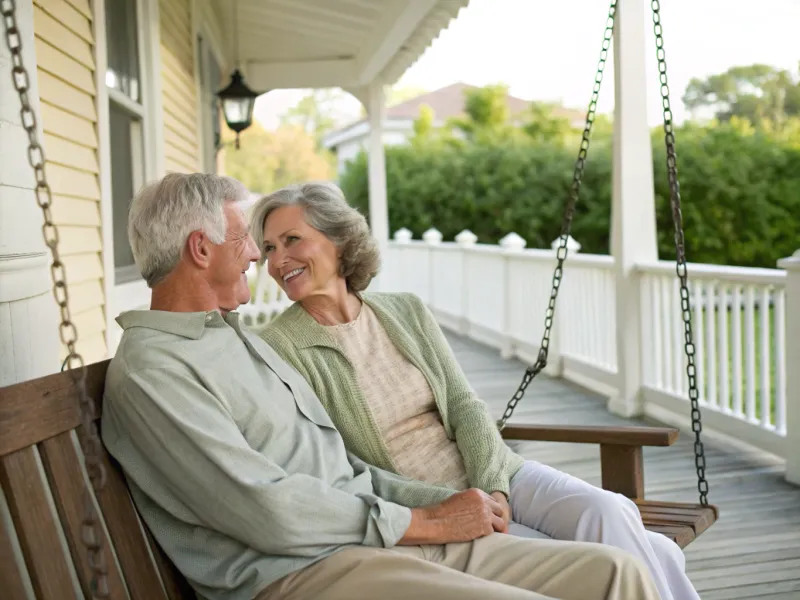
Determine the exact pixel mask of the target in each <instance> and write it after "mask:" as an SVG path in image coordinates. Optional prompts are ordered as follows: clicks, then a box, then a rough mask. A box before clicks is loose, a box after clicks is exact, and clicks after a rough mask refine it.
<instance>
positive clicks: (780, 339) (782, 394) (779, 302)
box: [775, 290, 786, 435]
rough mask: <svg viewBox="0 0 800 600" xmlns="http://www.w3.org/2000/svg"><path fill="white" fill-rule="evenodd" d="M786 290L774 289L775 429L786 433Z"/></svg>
mask: <svg viewBox="0 0 800 600" xmlns="http://www.w3.org/2000/svg"><path fill="white" fill-rule="evenodd" d="M785 311H786V292H785V291H784V290H775V429H776V430H777V432H778V433H780V434H781V435H786V312H785Z"/></svg>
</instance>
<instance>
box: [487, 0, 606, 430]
mask: <svg viewBox="0 0 800 600" xmlns="http://www.w3.org/2000/svg"><path fill="white" fill-rule="evenodd" d="M616 12H617V0H611V6H610V7H609V9H608V19H607V20H606V29H605V32H604V33H603V47H602V50H601V51H600V61H599V62H598V65H597V72H596V73H595V76H594V87H593V89H592V98H591V101H590V102H589V110H588V112H587V114H586V124H585V125H584V128H583V136H582V137H581V145H580V150H579V151H578V160H577V161H576V162H575V170H574V172H573V174H572V186H571V187H570V191H569V198H568V200H567V205H566V207H565V209H564V217H563V222H562V225H561V235H560V237H559V244H558V250H557V251H556V259H557V263H556V268H555V270H554V271H553V287H552V290H551V291H550V299H549V302H548V305H547V310H546V311H545V319H544V334H543V335H542V341H541V344H540V345H539V353H538V356H537V357H536V362H535V363H534V364H533V365H531V366H529V367H528V368H527V369H525V374H524V375H523V377H522V382H521V383H520V385H519V388H518V389H517V391H516V392H515V393H514V395H513V396H512V397H511V400H509V401H508V405H507V406H506V409H505V411H504V412H503V416H502V417H501V418H500V420H499V421H498V422H497V426H498V428H499V429H500V431H502V430H503V429H504V428H505V426H506V423H508V420H509V419H510V418H511V415H512V414H514V409H515V408H516V407H517V404H519V401H520V400H522V397H523V396H524V395H525V390H526V389H527V387H528V385H530V383H531V381H533V378H534V377H536V376H537V375H538V374H539V373H540V372H541V371H542V369H544V368H545V366H547V353H548V352H549V349H550V331H551V329H552V327H553V316H554V315H555V311H556V298H557V297H558V290H559V288H560V286H561V276H562V274H563V271H564V260H565V259H566V258H567V241H568V240H569V234H570V231H571V229H572V217H573V215H574V214H575V205H576V204H577V202H578V196H579V194H580V190H581V182H582V179H583V171H584V169H585V167H586V154H587V152H588V150H589V140H590V136H591V133H592V125H593V124H594V119H595V113H596V112H597V100H598V98H599V97H600V84H601V83H602V81H603V72H604V71H605V67H606V59H607V58H608V49H609V48H610V47H611V40H612V39H613V37H614V17H615V15H616Z"/></svg>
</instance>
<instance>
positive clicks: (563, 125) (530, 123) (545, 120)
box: [522, 102, 576, 144]
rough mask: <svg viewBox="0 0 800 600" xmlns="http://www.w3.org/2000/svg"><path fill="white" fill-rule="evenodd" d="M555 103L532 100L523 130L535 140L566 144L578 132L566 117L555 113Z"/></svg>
mask: <svg viewBox="0 0 800 600" xmlns="http://www.w3.org/2000/svg"><path fill="white" fill-rule="evenodd" d="M555 108H556V106H555V105H553V104H547V103H544V102H531V105H530V107H529V108H528V112H527V114H526V115H525V117H526V122H524V123H523V124H522V130H523V131H524V132H525V133H526V134H527V135H528V137H530V138H531V139H533V140H536V141H540V142H553V143H557V144H564V143H565V142H566V141H567V139H569V138H570V137H572V136H573V135H574V134H575V133H576V132H575V129H574V128H573V127H572V124H571V123H570V122H569V119H567V118H566V117H557V116H555V115H554V114H553V110H554V109H555Z"/></svg>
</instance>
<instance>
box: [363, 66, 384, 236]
mask: <svg viewBox="0 0 800 600" xmlns="http://www.w3.org/2000/svg"><path fill="white" fill-rule="evenodd" d="M367 96H368V98H367V112H368V113H369V224H370V227H371V228H372V235H374V236H375V238H376V239H377V240H378V242H379V243H380V244H381V250H383V249H384V248H385V247H386V242H387V241H388V240H389V210H388V207H387V193H386V153H385V151H384V148H383V119H384V117H385V115H386V99H385V96H384V92H383V85H382V84H380V83H375V82H374V83H371V84H370V85H369V87H368V89H367Z"/></svg>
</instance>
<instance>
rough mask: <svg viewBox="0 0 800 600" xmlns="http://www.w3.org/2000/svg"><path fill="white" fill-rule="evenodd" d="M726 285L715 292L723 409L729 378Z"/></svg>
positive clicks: (727, 407) (726, 407)
mask: <svg viewBox="0 0 800 600" xmlns="http://www.w3.org/2000/svg"><path fill="white" fill-rule="evenodd" d="M727 306H728V286H727V285H724V284H723V285H720V287H719V293H718V294H717V328H718V330H719V333H718V334H717V341H718V346H719V354H718V357H719V358H718V362H717V364H718V365H719V407H720V408H721V409H722V410H723V411H726V412H727V411H729V410H730V401H731V400H730V395H729V390H730V380H729V379H728V376H729V375H728V373H729V369H728V356H729V352H728V350H729V347H728V307H727Z"/></svg>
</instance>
